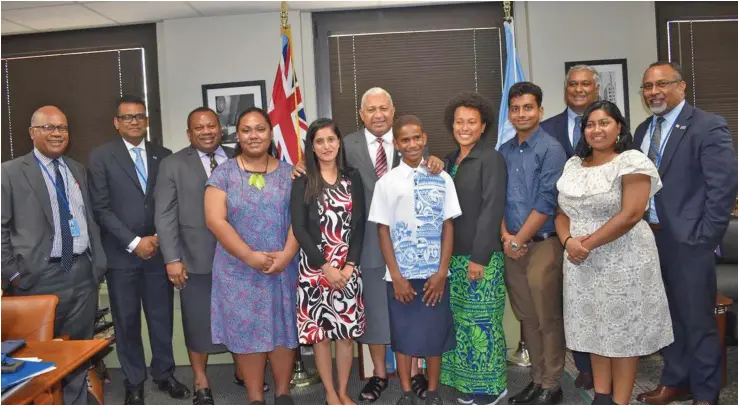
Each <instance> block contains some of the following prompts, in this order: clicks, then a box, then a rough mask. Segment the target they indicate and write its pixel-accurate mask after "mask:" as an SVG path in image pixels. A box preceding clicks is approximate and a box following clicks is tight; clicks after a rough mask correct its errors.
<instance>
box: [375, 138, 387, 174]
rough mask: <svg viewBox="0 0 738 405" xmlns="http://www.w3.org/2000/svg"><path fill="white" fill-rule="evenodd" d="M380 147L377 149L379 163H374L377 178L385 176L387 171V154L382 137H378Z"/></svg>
mask: <svg viewBox="0 0 738 405" xmlns="http://www.w3.org/2000/svg"><path fill="white" fill-rule="evenodd" d="M377 143H378V144H379V148H378V149H377V163H376V164H375V165H374V170H375V171H376V172H377V178H380V177H382V176H384V174H385V173H387V154H386V153H384V142H383V140H382V138H377Z"/></svg>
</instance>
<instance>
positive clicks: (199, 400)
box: [192, 388, 215, 405]
mask: <svg viewBox="0 0 738 405" xmlns="http://www.w3.org/2000/svg"><path fill="white" fill-rule="evenodd" d="M192 390H193V391H195V397H194V398H193V399H192V405H215V400H214V399H213V393H212V392H211V391H210V388H200V389H199V390H196V389H194V388H193V389H192Z"/></svg>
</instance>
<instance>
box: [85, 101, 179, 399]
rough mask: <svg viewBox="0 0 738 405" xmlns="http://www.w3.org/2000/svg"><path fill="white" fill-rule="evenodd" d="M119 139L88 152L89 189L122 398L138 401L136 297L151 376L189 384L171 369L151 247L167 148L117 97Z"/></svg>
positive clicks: (159, 273) (167, 296) (164, 287)
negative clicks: (152, 137)
mask: <svg viewBox="0 0 738 405" xmlns="http://www.w3.org/2000/svg"><path fill="white" fill-rule="evenodd" d="M113 123H114V124H115V128H116V129H117V130H118V132H119V133H120V136H121V138H120V139H116V140H114V141H111V142H109V143H107V144H105V145H102V146H100V147H98V148H95V149H94V150H93V151H92V153H91V154H90V161H89V173H90V194H91V197H92V204H93V209H94V211H95V216H96V218H97V219H98V221H99V222H100V228H101V231H102V242H103V247H104V248H105V253H106V254H107V257H108V267H109V269H108V273H107V281H108V292H109V294H110V305H111V309H112V311H113V325H114V326H115V340H116V348H117V352H118V359H119V361H120V364H121V367H122V368H123V373H124V374H125V376H126V380H125V382H124V384H125V386H126V402H125V403H126V404H127V405H128V404H130V405H142V404H144V398H143V383H144V381H145V380H146V363H145V359H144V350H143V344H142V343H141V304H142V303H143V310H144V312H145V313H146V321H147V323H148V327H149V339H150V342H151V351H152V353H153V359H152V360H151V375H152V377H153V378H154V382H155V383H156V384H157V385H158V387H159V389H160V390H162V391H168V392H169V395H171V396H172V397H174V398H185V397H189V394H190V392H189V390H188V389H187V387H185V386H184V385H183V384H181V383H180V382H179V381H177V380H176V379H175V378H174V376H173V373H174V355H173V353H172V316H173V309H174V308H173V305H174V302H173V290H172V285H171V284H170V283H169V280H168V279H167V275H166V271H165V270H164V262H163V261H162V258H161V255H159V254H158V247H159V242H158V238H157V235H156V230H155V228H154V195H153V192H154V185H155V184H154V183H155V181H156V174H157V173H158V171H159V163H160V162H161V160H162V159H163V158H165V157H166V156H168V155H170V154H171V151H169V149H166V148H163V147H161V146H159V145H156V144H153V143H151V142H149V141H147V140H146V139H145V138H146V128H147V126H148V117H146V106H145V104H144V102H143V100H141V99H140V98H139V97H134V96H123V97H121V98H120V100H119V101H118V103H117V116H116V117H115V118H114V119H113Z"/></svg>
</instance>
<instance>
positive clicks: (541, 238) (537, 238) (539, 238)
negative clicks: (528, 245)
mask: <svg viewBox="0 0 738 405" xmlns="http://www.w3.org/2000/svg"><path fill="white" fill-rule="evenodd" d="M554 236H557V235H556V232H549V233H542V234H540V235H535V236H533V237H532V238H530V241H531V242H543V241H544V240H546V239H548V238H553V237H554Z"/></svg>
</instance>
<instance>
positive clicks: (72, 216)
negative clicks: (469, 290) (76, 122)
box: [2, 106, 106, 405]
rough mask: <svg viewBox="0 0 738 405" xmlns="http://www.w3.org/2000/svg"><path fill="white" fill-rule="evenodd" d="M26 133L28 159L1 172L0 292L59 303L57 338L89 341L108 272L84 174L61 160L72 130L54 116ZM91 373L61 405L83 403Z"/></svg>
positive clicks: (78, 376) (42, 115)
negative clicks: (47, 297) (28, 137)
mask: <svg viewBox="0 0 738 405" xmlns="http://www.w3.org/2000/svg"><path fill="white" fill-rule="evenodd" d="M29 133H30V135H31V139H32V140H33V151H32V152H30V153H28V154H27V155H25V156H21V157H18V158H16V159H13V160H11V161H9V162H5V163H3V164H2V284H3V287H4V288H5V287H8V294H9V295H39V294H51V295H56V296H57V297H58V298H59V304H58V306H57V308H56V320H55V322H54V336H62V335H68V336H70V338H71V339H92V337H93V335H94V330H95V311H96V309H97V307H96V305H97V287H98V284H99V280H101V279H102V276H103V274H105V269H106V264H105V253H104V252H103V247H102V244H101V242H100V228H98V226H97V224H96V223H95V219H94V217H93V213H92V209H91V204H90V200H89V192H88V188H87V177H86V176H85V169H84V167H83V166H82V165H81V164H80V163H78V162H75V161H74V160H72V159H70V158H68V157H66V156H64V151H65V150H66V149H67V145H68V144H69V126H68V124H67V117H66V116H65V115H64V113H63V112H62V111H61V110H60V109H59V108H57V107H54V106H45V107H41V108H39V109H38V110H36V112H34V113H33V117H32V118H31V127H30V129H29ZM8 284H10V286H8ZM88 367H89V365H88V364H85V365H82V366H81V367H80V368H79V369H77V370H75V371H73V372H72V373H70V374H69V375H68V376H67V377H66V378H65V379H64V381H63V384H64V391H63V395H64V403H65V404H70V405H85V404H87V403H88V402H87V383H86V379H85V377H86V375H87V368H88Z"/></svg>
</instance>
